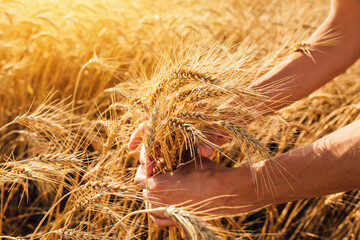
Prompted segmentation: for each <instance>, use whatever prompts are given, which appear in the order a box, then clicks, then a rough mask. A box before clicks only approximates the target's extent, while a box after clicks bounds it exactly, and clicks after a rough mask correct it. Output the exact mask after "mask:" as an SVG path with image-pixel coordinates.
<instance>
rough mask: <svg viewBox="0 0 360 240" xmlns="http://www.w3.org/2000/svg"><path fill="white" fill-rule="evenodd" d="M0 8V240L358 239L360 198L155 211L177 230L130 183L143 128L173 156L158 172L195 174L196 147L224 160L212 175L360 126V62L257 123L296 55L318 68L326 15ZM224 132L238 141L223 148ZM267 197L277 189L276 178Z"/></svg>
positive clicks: (56, 4) (14, 4) (76, 6)
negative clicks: (224, 210)
mask: <svg viewBox="0 0 360 240" xmlns="http://www.w3.org/2000/svg"><path fill="white" fill-rule="evenodd" d="M0 9H1V11H0V218H1V221H0V238H2V239H183V238H185V239H235V238H238V239H311V238H314V239H317V238H326V239H356V238H357V236H358V235H359V234H360V233H359V229H360V217H359V216H360V215H359V211H360V210H359V206H360V204H359V200H358V199H359V197H360V195H359V192H358V191H352V192H347V193H339V194H333V195H330V196H325V197H320V198H316V199H305V200H300V201H296V202H290V203H286V204H281V205H278V206H269V207H266V208H263V209H260V210H256V211H254V212H251V213H247V214H243V215H241V216H237V217H225V216H216V218H213V217H214V216H209V215H206V214H204V213H202V212H201V211H192V210H191V209H187V208H185V207H182V206H181V205H179V206H177V205H176V206H175V205H172V206H168V207H160V208H159V209H156V211H161V212H163V213H164V214H165V215H166V216H168V217H169V218H171V219H173V220H174V221H175V222H176V227H170V228H165V229H160V228H158V227H157V226H156V225H155V224H154V223H152V222H151V221H149V218H148V214H149V212H150V211H152V210H148V209H147V208H146V203H145V202H144V200H143V198H142V195H141V189H140V188H139V187H138V186H135V185H134V183H133V179H134V176H135V173H136V168H137V166H138V165H139V160H138V159H139V150H136V151H130V150H129V149H128V148H127V144H128V142H129V140H130V136H131V134H132V132H134V130H135V129H136V128H137V126H138V125H139V124H140V123H142V122H148V126H147V131H146V132H145V133H144V136H143V144H144V145H145V149H146V153H147V154H148V155H149V156H150V157H151V158H152V159H158V157H159V156H161V157H162V158H163V160H164V161H163V162H162V161H155V166H154V167H155V170H156V172H158V173H159V174H160V173H165V172H168V171H171V170H174V169H177V168H179V167H181V166H183V165H184V164H187V163H188V162H189V161H199V158H197V156H198V155H199V154H198V152H197V146H198V145H199V144H200V143H206V144H209V145H210V146H212V147H213V148H214V149H216V151H215V153H214V154H213V155H212V157H211V160H212V161H214V162H216V163H218V164H221V165H223V166H227V167H236V166H239V165H242V164H248V163H253V162H257V161H259V160H262V159H265V158H268V157H271V156H275V155H278V154H281V153H284V152H287V151H289V150H291V149H295V148H298V147H301V146H304V145H305V144H308V143H311V142H313V141H315V140H317V139H319V138H321V137H322V136H324V135H326V134H328V133H330V132H333V131H335V130H336V129H339V128H341V127H343V126H345V125H346V124H349V123H351V122H352V121H355V120H356V119H359V116H360V115H359V113H360V107H359V106H360V95H359V94H358V93H359V91H360V83H359V81H358V79H359V77H360V71H359V69H360V68H359V63H357V64H355V65H354V66H353V67H352V68H350V69H349V70H348V71H347V72H346V73H345V74H343V75H341V76H339V77H337V78H336V79H334V80H333V81H332V82H330V83H329V84H327V85H325V86H324V87H322V88H321V89H319V90H318V91H316V92H315V93H313V94H311V95H310V96H308V97H306V98H304V99H302V100H300V101H298V102H296V103H294V104H292V105H290V106H289V107H286V108H284V109H282V110H280V111H278V112H276V113H274V114H269V111H270V110H269V111H266V110H259V108H258V106H259V104H261V101H262V100H263V99H264V96H263V94H262V93H261V91H255V90H250V89H249V88H248V86H249V85H250V84H251V83H252V82H253V81H255V80H256V79H258V78H259V77H260V76H261V75H263V74H264V73H266V72H267V71H268V70H269V69H271V68H272V67H273V66H275V65H276V64H277V63H278V62H280V61H281V60H283V59H284V57H286V56H287V55H288V54H289V53H291V52H294V51H298V52H303V53H304V54H306V55H308V56H309V57H310V58H311V57H312V56H311V54H310V50H311V51H313V50H315V51H316V49H317V46H312V45H310V44H308V43H307V38H308V37H309V35H310V34H311V33H312V32H313V31H314V30H315V29H316V27H317V26H318V25H319V24H320V23H321V21H323V20H324V19H325V18H326V15H327V12H328V10H329V6H328V1H325V0H321V1H316V2H314V1H301V2H299V1H280V0H276V1H267V0H255V1H254V0H245V1H228V2H226V1H220V0H212V1H203V0H196V1H187V0H186V1H165V0H159V1H146V0H134V1H125V0H119V1H115V0H114V1H113V0H110V1H105V0H99V1H91V0H84V1H77V0H76V1H60V0H49V1H41V0H31V1H30V0H23V1H17V0H4V1H0ZM337 41H339V39H338V37H337V36H336V35H331V36H329V39H328V40H326V41H324V42H323V43H321V44H323V45H327V46H331V45H334V44H336V43H337ZM281 81H282V80H281V79H280V80H279V84H281ZM263 91H271V86H268V87H267V88H266V89H263ZM263 91H262V92H263ZM234 102H235V103H236V104H233V105H232V104H231V103H234ZM213 131H217V133H218V135H220V136H222V137H223V138H225V139H228V140H231V141H228V142H227V143H226V144H224V145H221V146H220V145H216V144H214V143H213V142H212V141H210V140H209V139H210V137H209V135H210V133H211V132H213ZM239 184H241V183H239ZM259 184H264V186H263V187H274V188H275V189H276V186H272V185H271V179H270V175H269V174H268V173H264V179H263V180H261V182H259ZM209 201H210V200H209ZM212 201H216V199H212ZM199 204H201V203H199Z"/></svg>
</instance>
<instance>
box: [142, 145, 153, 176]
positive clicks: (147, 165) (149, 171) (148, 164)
mask: <svg viewBox="0 0 360 240" xmlns="http://www.w3.org/2000/svg"><path fill="white" fill-rule="evenodd" d="M139 160H140V164H141V165H142V166H143V168H144V171H145V172H144V174H145V175H146V176H147V177H151V176H152V175H153V173H154V170H153V163H152V161H151V160H150V158H149V157H148V156H146V150H145V146H144V144H142V147H141V150H140V159H139Z"/></svg>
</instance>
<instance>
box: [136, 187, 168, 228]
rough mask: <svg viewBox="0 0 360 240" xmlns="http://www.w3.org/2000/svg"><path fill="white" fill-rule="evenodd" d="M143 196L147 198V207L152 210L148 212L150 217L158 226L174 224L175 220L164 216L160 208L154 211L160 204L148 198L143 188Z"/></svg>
mask: <svg viewBox="0 0 360 240" xmlns="http://www.w3.org/2000/svg"><path fill="white" fill-rule="evenodd" d="M143 198H144V199H147V200H146V201H149V209H153V210H154V211H153V212H150V218H151V220H153V221H154V223H155V224H156V225H158V226H159V227H168V226H174V225H175V222H174V221H173V220H172V219H170V218H168V217H166V216H165V215H164V212H163V211H162V210H159V211H156V209H157V208H159V207H160V206H159V205H158V204H156V203H155V202H152V201H151V200H149V198H148V194H147V193H146V190H145V189H144V190H143Z"/></svg>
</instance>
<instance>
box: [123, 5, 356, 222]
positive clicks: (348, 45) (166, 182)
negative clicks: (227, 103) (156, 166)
mask: <svg viewBox="0 0 360 240" xmlns="http://www.w3.org/2000/svg"><path fill="white" fill-rule="evenodd" d="M331 4H332V7H331V12H330V14H329V17H328V18H327V19H326V21H325V22H324V23H323V24H322V25H321V26H320V27H319V29H318V30H317V31H316V32H315V33H314V34H313V35H312V36H311V38H310V39H309V43H311V44H313V46H315V47H316V49H317V51H312V52H311V54H312V56H313V58H314V60H315V61H316V63H314V62H313V60H312V59H311V58H309V57H308V56H306V55H305V54H303V53H301V52H296V53H293V54H291V55H290V56H289V57H288V58H287V59H286V60H284V61H283V62H282V63H280V64H279V65H278V66H277V67H275V68H274V69H272V70H271V71H270V72H268V73H267V74H265V75H264V76H262V77H261V78H260V79H259V80H258V81H256V82H254V83H253V84H252V85H251V87H252V88H255V89H261V88H263V87H264V86H267V85H271V83H274V82H275V81H277V80H279V79H283V78H286V77H289V76H297V77H296V78H293V79H291V80H290V81H287V82H286V83H285V84H284V85H282V86H279V87H278V88H276V87H275V88H274V89H273V91H272V92H266V95H267V96H268V97H269V98H270V99H271V100H279V101H277V103H276V104H273V101H268V102H267V103H266V104H267V105H268V106H271V107H272V108H274V109H280V108H282V107H284V106H286V105H288V104H289V102H292V101H296V100H298V99H301V98H302V97H305V96H306V95H308V94H309V93H311V92H313V91H314V90H316V89H317V88H319V87H321V86H322V85H324V84H325V83H327V82H328V81H330V80H331V79H332V78H334V77H335V76H337V75H338V74H340V73H342V72H343V71H345V70H346V68H348V67H349V66H350V65H351V64H352V63H354V62H355V61H356V60H357V59H358V58H359V56H360V1H358V0H333V1H332V2H331ZM333 29H335V30H336V31H338V32H339V33H340V34H341V36H342V43H341V44H340V45H338V46H322V45H318V43H319V42H321V36H324V33H325V32H328V31H330V30H333ZM319 50H320V51H319ZM283 99H285V100H287V101H286V102H285V101H280V100H283ZM359 129H360V120H359V121H356V122H354V123H352V124H350V125H348V126H347V127H345V128H343V129H340V130H338V131H336V132H334V133H332V134H330V135H328V136H326V137H324V138H322V139H320V140H318V141H316V142H315V143H313V144H309V145H307V146H305V147H302V148H299V149H295V150H292V151H290V152H288V153H285V154H282V155H279V156H277V157H274V158H271V159H268V160H265V161H263V162H260V163H258V164H254V165H251V166H242V167H239V168H224V167H220V166H218V165H217V164H215V163H212V162H210V161H209V160H208V159H204V160H203V164H202V168H201V169H199V168H197V169H196V168H195V165H194V164H188V165H186V166H185V167H183V168H180V169H177V170H176V171H174V172H171V173H168V174H159V175H157V176H153V177H151V172H150V171H145V169H147V167H146V166H145V163H146V161H145V159H146V156H145V155H144V151H142V155H141V156H140V161H141V163H142V165H141V166H140V167H139V168H138V172H137V174H136V177H135V183H137V184H139V185H143V184H144V180H145V178H146V177H145V174H146V172H147V174H148V177H150V178H149V179H148V187H149V192H148V193H146V196H145V198H148V199H149V200H150V201H151V205H150V207H151V208H155V207H158V206H164V205H171V204H179V203H183V202H186V201H189V200H191V202H192V203H195V202H200V201H202V200H205V199H209V198H211V197H214V196H220V195H229V194H234V195H236V197H229V196H227V197H223V198H218V199H217V200H216V201H214V202H212V203H211V204H208V205H206V206H205V207H204V209H202V210H206V209H212V208H217V210H214V211H212V213H218V214H221V215H222V216H223V215H226V214H229V215H236V214H239V213H242V212H248V211H251V210H254V209H257V208H260V207H263V206H266V205H270V204H277V203H283V202H287V201H292V200H297V199H302V198H307V197H317V196H321V195H325V194H330V193H335V192H341V191H347V190H351V189H356V188H360V174H359V173H360V131H359ZM141 131H144V125H142V126H140V127H139V129H138V130H137V131H136V132H134V134H133V136H132V138H131V141H130V144H129V148H130V149H135V148H136V147H137V146H138V145H139V143H140V142H141V137H140V134H139V132H141ZM199 151H200V153H201V155H203V156H205V157H206V156H209V155H211V153H212V149H208V151H207V150H206V149H205V148H203V149H201V147H199ZM148 168H149V167H148ZM149 172H150V174H149ZM254 173H255V176H256V178H254ZM262 176H265V177H264V178H262ZM254 179H257V180H258V181H257V183H255V181H254ZM256 185H257V186H259V191H256V188H255V186H256ZM272 186H273V187H272ZM224 206H228V207H231V208H221V207H224ZM153 220H154V221H155V222H156V223H157V224H159V225H160V226H167V225H172V224H174V223H173V222H172V221H171V220H169V219H168V218H166V217H165V216H163V215H153Z"/></svg>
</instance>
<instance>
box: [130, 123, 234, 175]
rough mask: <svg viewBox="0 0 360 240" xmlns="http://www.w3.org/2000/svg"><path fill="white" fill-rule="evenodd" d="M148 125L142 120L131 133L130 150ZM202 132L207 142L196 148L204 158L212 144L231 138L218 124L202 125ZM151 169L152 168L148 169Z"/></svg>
mask: <svg viewBox="0 0 360 240" xmlns="http://www.w3.org/2000/svg"><path fill="white" fill-rule="evenodd" d="M148 125H149V122H148V121H146V122H142V123H141V124H140V125H139V126H138V128H137V129H136V130H135V131H134V132H133V133H132V135H131V137H130V141H129V144H128V148H129V149H130V150H135V149H136V148H137V147H138V146H139V145H140V144H141V143H142V141H143V140H142V137H143V136H144V134H145V131H146V128H147V126H148ZM203 132H204V134H205V136H206V139H207V140H208V141H209V143H211V144H209V143H203V142H201V143H198V146H197V149H198V152H199V154H200V155H201V156H202V157H204V158H209V157H211V155H212V154H213V153H214V151H215V147H214V146H221V145H223V144H225V143H227V142H229V141H230V140H231V136H230V135H229V133H228V132H226V131H225V130H224V129H223V128H222V127H220V126H219V125H209V126H206V127H204V129H203ZM148 170H149V171H151V170H152V169H150V168H149V169H148Z"/></svg>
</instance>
